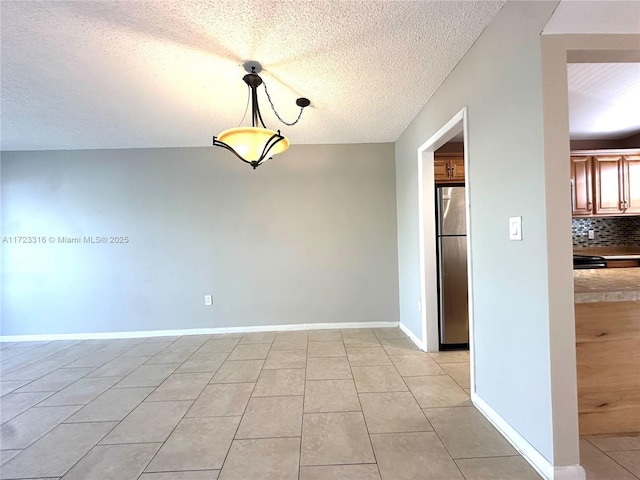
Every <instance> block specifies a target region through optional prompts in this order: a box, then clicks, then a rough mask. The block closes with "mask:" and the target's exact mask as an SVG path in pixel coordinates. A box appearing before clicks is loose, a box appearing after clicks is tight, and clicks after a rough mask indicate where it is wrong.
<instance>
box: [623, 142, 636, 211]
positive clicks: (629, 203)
mask: <svg viewBox="0 0 640 480" xmlns="http://www.w3.org/2000/svg"><path fill="white" fill-rule="evenodd" d="M623 176H624V187H625V190H624V200H623V201H624V202H625V210H624V212H625V213H640V154H639V155H625V161H624V169H623Z"/></svg>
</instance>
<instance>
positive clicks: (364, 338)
mask: <svg viewBox="0 0 640 480" xmlns="http://www.w3.org/2000/svg"><path fill="white" fill-rule="evenodd" d="M0 361H1V367H2V368H1V374H2V377H1V384H0V387H1V389H0V393H1V397H0V412H1V414H2V415H1V417H2V419H1V422H2V425H1V426H0V434H1V436H0V478H2V479H18V478H22V479H26V478H28V479H44V478H46V479H49V480H52V479H64V480H69V479H77V480H92V479H95V480H128V479H132V480H205V479H206V480H214V479H222V480H230V479H238V480H251V479H256V480H270V479H277V480H287V479H296V480H325V479H327V480H370V479H371V480H373V479H377V480H381V479H382V480H402V479H434V480H449V479H451V480H458V479H459V480H535V479H539V478H540V477H539V476H538V475H537V474H536V473H535V472H534V471H533V470H532V469H531V467H529V466H528V464H527V463H526V462H525V461H524V460H523V459H522V458H521V457H520V456H519V455H518V453H517V452H516V451H515V450H514V449H513V448H512V447H511V446H510V445H509V444H508V443H507V442H506V441H505V440H504V439H503V438H502V437H501V436H500V435H499V434H498V432H497V431H496V430H495V429H494V428H493V427H492V426H491V425H490V424H489V423H488V422H487V421H486V420H485V419H484V418H483V417H482V415H480V414H479V413H478V412H477V411H476V410H475V408H474V407H472V406H471V404H470V402H469V395H468V388H469V385H468V383H469V373H468V372H469V356H468V353H467V352H449V353H447V352H445V353H438V354H425V353H422V352H420V351H418V350H417V349H416V348H415V346H414V345H413V344H412V343H411V341H410V340H409V339H408V338H406V336H404V334H403V333H402V332H401V331H400V330H399V329H354V330H321V331H309V332H306V331H305V332H278V333H275V332H265V333H250V334H244V335H242V334H238V335H216V336H214V335H197V336H184V337H171V338H169V337H158V338H140V339H124V340H87V341H57V342H28V343H27V342H23V343H3V344H1V350H0ZM639 438H640V437H633V438H622V439H621V438H618V439H584V440H582V453H583V456H584V457H583V461H584V463H585V466H586V468H587V471H588V473H589V476H588V478H589V480H626V479H635V478H638V477H634V475H633V474H635V475H638V474H639V473H640V472H639V469H640V466H639V464H638V456H639V455H638V450H640V439H639ZM607 475H608V476H607ZM612 475H614V476H612Z"/></svg>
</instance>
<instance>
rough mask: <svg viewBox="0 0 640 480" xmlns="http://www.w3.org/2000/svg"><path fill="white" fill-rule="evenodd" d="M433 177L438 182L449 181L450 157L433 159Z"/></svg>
mask: <svg viewBox="0 0 640 480" xmlns="http://www.w3.org/2000/svg"><path fill="white" fill-rule="evenodd" d="M433 179H434V180H435V181H436V182H448V181H449V159H447V158H437V157H436V158H435V159H434V161H433Z"/></svg>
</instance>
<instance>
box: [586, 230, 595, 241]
mask: <svg viewBox="0 0 640 480" xmlns="http://www.w3.org/2000/svg"><path fill="white" fill-rule="evenodd" d="M588 237H589V240H593V239H594V238H596V234H595V232H594V231H593V230H589V232H588Z"/></svg>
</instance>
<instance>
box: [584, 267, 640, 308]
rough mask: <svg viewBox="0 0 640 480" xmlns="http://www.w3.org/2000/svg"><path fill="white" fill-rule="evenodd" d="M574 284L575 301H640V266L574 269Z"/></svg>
mask: <svg viewBox="0 0 640 480" xmlns="http://www.w3.org/2000/svg"><path fill="white" fill-rule="evenodd" d="M573 284H574V292H575V303H592V302H630V301H638V302H640V268H598V269H593V270H574V271H573ZM639 308H640V307H639Z"/></svg>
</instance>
